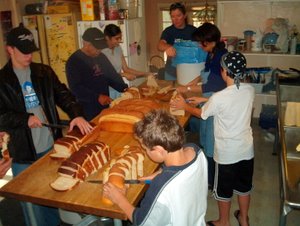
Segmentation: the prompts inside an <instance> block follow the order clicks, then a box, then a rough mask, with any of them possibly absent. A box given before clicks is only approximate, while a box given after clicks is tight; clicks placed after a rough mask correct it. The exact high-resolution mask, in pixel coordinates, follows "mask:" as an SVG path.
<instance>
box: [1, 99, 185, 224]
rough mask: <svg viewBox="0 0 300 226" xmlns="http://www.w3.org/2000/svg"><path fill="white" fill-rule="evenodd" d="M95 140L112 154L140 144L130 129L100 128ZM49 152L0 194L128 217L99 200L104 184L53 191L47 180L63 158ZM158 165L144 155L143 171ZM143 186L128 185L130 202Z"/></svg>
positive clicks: (137, 197) (99, 176) (136, 198)
mask: <svg viewBox="0 0 300 226" xmlns="http://www.w3.org/2000/svg"><path fill="white" fill-rule="evenodd" d="M167 106H168V104H167V103H164V104H163V108H165V107H167ZM188 118H189V116H188V115H186V116H182V117H178V119H179V121H180V124H181V125H183V126H184V125H185V124H186V123H187V121H188ZM96 140H98V141H102V142H104V143H106V144H108V145H109V146H110V147H111V149H112V151H113V153H114V155H117V153H118V150H121V149H122V148H123V147H124V146H125V145H139V144H138V142H137V141H136V140H135V139H134V138H133V134H129V133H111V132H105V131H101V132H99V135H98V137H97V138H96ZM49 155H50V153H49V154H48V155H45V156H44V157H43V158H41V159H39V160H38V161H36V162H35V163H34V164H32V166H30V167H29V168H28V169H26V170H25V171H23V172H22V173H21V174H19V175H18V176H17V177H15V178H14V179H12V180H11V181H10V182H8V183H7V184H6V185H4V186H3V187H2V188H1V189H0V195H1V196H4V197H7V198H14V199H18V200H21V201H26V202H32V203H35V204H40V205H46V206H52V207H56V208H62V209H65V210H70V211H74V212H80V213H85V214H90V215H96V216H104V217H110V218H117V219H121V220H126V219H127V217H126V215H125V214H124V212H123V211H121V209H119V208H118V207H117V206H116V205H113V206H107V205H105V204H104V203H102V201H101V197H102V188H103V185H101V184H92V183H88V182H81V183H79V184H77V185H76V186H75V187H74V188H73V189H72V190H69V191H66V192H58V191H54V190H53V189H52V188H51V187H50V185H49V184H50V183H51V182H53V181H54V180H55V179H56V178H57V176H58V173H57V170H58V168H59V166H60V164H61V162H62V160H57V159H56V160H55V159H52V158H51V157H50V156H49ZM157 168H158V165H157V164H156V163H154V162H152V161H151V160H149V159H148V158H147V157H146V159H145V161H144V175H149V174H151V173H153V172H154V171H155V170H157ZM88 179H102V171H101V170H100V171H99V172H97V173H95V174H93V175H91V176H89V177H88ZM146 189H147V185H140V184H136V185H130V187H129V189H128V190H127V197H128V199H129V201H130V203H132V204H133V205H136V204H137V203H138V201H139V200H140V199H141V196H142V195H143V193H144V192H145V190H146Z"/></svg>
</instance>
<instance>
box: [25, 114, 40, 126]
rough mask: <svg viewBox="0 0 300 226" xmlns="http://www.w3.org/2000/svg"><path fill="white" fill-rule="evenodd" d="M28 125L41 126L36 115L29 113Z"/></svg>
mask: <svg viewBox="0 0 300 226" xmlns="http://www.w3.org/2000/svg"><path fill="white" fill-rule="evenodd" d="M28 127H29V128H41V127H42V122H41V120H40V119H39V118H38V117H37V116H35V115H30V116H29V119H28Z"/></svg>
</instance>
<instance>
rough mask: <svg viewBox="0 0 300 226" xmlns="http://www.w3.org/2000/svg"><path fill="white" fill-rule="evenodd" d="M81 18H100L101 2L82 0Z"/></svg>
mask: <svg viewBox="0 0 300 226" xmlns="http://www.w3.org/2000/svg"><path fill="white" fill-rule="evenodd" d="M80 9H81V19H82V20H98V19H99V2H98V1H93V0H80Z"/></svg>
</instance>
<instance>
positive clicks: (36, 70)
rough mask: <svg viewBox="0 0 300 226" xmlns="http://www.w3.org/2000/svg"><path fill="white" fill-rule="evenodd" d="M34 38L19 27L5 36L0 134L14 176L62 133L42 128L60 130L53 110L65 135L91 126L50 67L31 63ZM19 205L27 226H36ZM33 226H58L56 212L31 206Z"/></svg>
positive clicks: (50, 146)
mask: <svg viewBox="0 0 300 226" xmlns="http://www.w3.org/2000/svg"><path fill="white" fill-rule="evenodd" d="M37 50H38V48H37V47H36V45H35V43H34V39H33V35H32V33H31V32H30V31H29V30H28V29H26V28H24V27H23V25H22V24H20V26H19V27H17V28H14V29H12V30H11V31H10V32H9V33H8V36H7V52H8V54H9V56H10V60H9V62H8V63H7V64H6V65H5V66H4V67H3V68H2V69H1V70H0V90H1V92H0V131H5V132H7V133H8V134H9V135H10V142H9V147H8V149H9V152H10V156H11V157H12V158H13V163H12V171H13V175H14V176H16V175H18V174H19V173H20V172H21V171H23V170H24V169H26V168H27V167H29V166H30V164H31V163H32V162H34V161H36V160H37V159H38V158H40V157H41V156H43V155H44V154H46V153H47V152H48V151H49V150H51V149H52V147H53V143H54V140H55V139H57V138H58V137H60V136H61V135H62V133H61V130H60V129H57V128H56V129H54V128H51V129H49V128H48V127H45V126H43V125H42V123H51V124H59V123H60V119H59V116H58V113H57V110H56V105H57V106H59V107H60V108H61V109H63V110H64V111H65V112H66V113H67V114H68V115H69V116H70V118H71V119H72V120H71V122H70V128H69V131H71V130H72V129H73V128H74V126H77V127H78V128H79V129H80V131H81V132H82V133H83V134H86V133H90V131H91V129H92V126H91V125H90V124H89V123H88V122H87V121H86V120H85V119H84V118H83V117H82V115H83V111H82V108H81V106H80V105H79V104H78V103H77V102H76V100H75V98H74V97H73V96H72V94H71V93H70V91H69V90H68V89H67V87H66V86H65V85H64V84H62V83H61V82H60V81H59V80H58V78H57V76H56V74H55V72H54V71H53V70H52V69H51V67H49V66H47V65H43V64H37V63H33V62H32V52H34V51H37ZM28 205H31V204H28V203H23V204H22V207H23V211H24V214H25V221H26V224H27V225H28V226H29V225H34V223H33V222H32V219H31V218H32V217H29V216H32V214H31V215H29V214H27V212H26V211H28V208H27V207H28ZM32 209H33V215H34V217H33V220H34V221H36V222H35V223H36V224H37V225H39V226H40V225H47V226H48V225H51V226H52V225H55V226H56V225H58V224H59V216H58V212H57V209H54V208H49V207H42V206H37V205H32Z"/></svg>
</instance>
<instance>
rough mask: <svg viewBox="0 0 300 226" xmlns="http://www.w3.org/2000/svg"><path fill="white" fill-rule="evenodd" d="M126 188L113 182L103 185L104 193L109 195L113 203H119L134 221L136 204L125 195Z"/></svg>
mask: <svg viewBox="0 0 300 226" xmlns="http://www.w3.org/2000/svg"><path fill="white" fill-rule="evenodd" d="M124 193H125V190H124V189H123V190H122V189H120V188H117V187H116V186H115V185H113V184H112V183H106V184H104V186H103V194H104V196H106V197H108V198H109V199H110V200H111V201H112V202H113V203H115V204H117V205H118V206H119V207H120V209H121V210H123V211H124V213H125V214H126V215H127V217H128V219H129V220H130V221H131V222H132V214H133V211H134V209H135V208H134V206H133V205H131V203H130V202H129V201H128V199H127V198H126V196H125V195H124Z"/></svg>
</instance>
